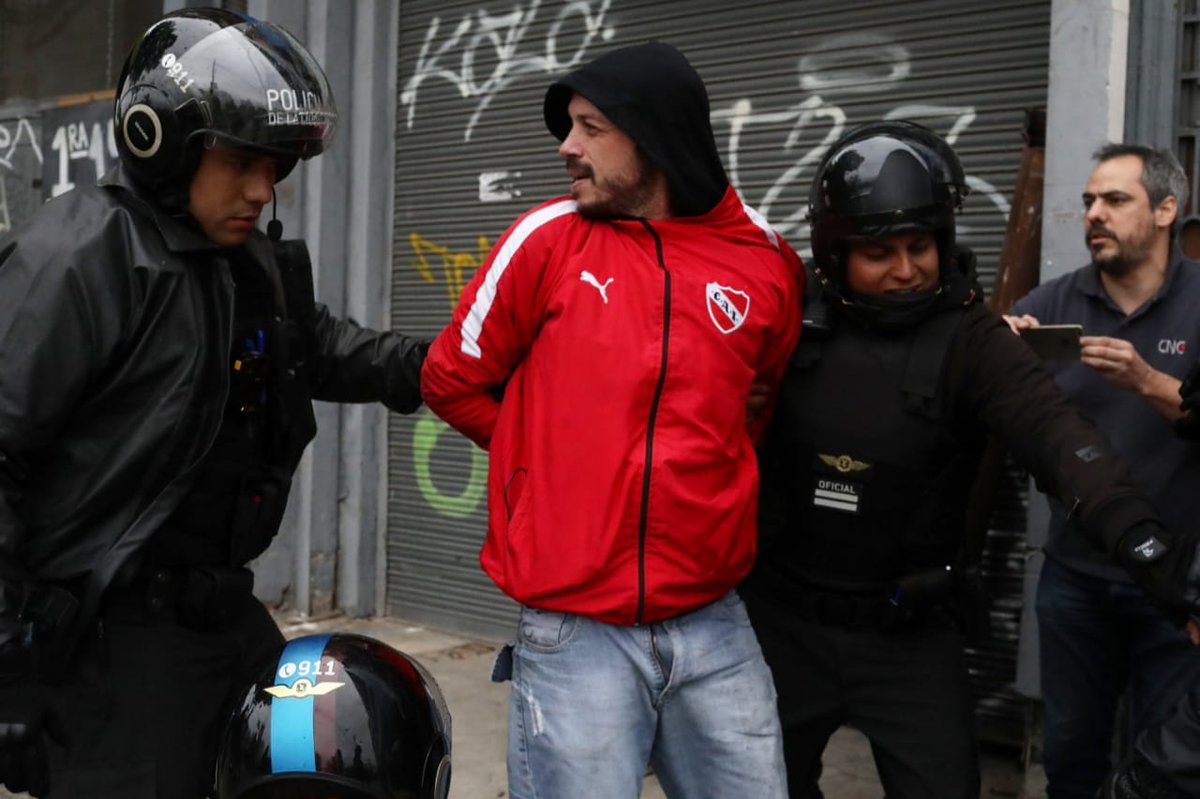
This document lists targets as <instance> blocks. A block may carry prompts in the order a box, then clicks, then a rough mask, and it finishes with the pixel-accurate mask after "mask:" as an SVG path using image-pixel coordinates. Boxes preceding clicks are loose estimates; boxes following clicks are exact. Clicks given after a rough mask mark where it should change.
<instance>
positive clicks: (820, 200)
mask: <svg viewBox="0 0 1200 799" xmlns="http://www.w3.org/2000/svg"><path fill="white" fill-rule="evenodd" d="M967 192H968V189H967V185H966V179H965V177H964V176H963V168H962V164H961V163H959V160H958V156H957V155H955V154H954V151H953V150H952V149H950V145H948V144H947V143H946V142H945V140H943V139H942V138H941V137H940V136H938V135H937V134H936V133H934V132H933V131H932V130H930V129H928V128H926V127H924V126H922V125H918V124H916V123H914V122H906V121H900V120H894V121H885V122H872V123H869V124H866V125H863V126H861V127H858V128H856V129H854V130H852V131H850V132H849V133H847V134H846V135H845V136H843V137H842V138H841V139H839V140H838V141H837V142H836V143H835V144H834V145H833V146H832V147H830V149H829V151H828V153H826V155H825V157H824V158H823V159H822V160H821V164H820V166H819V167H818V168H817V176H816V179H815V180H814V182H813V187H812V192H811V194H810V196H809V209H808V214H809V220H810V221H811V223H812V249H813V261H814V262H815V266H816V269H817V272H818V276H819V277H820V278H821V280H822V282H823V283H824V284H825V285H826V288H827V289H828V290H830V291H832V292H833V293H835V294H837V295H839V296H843V299H844V295H845V293H846V288H845V286H846V283H845V280H846V246H847V245H848V244H853V243H855V242H863V241H875V240H879V239H882V238H885V237H887V236H890V235H893V234H895V233H904V232H908V231H926V232H929V233H932V234H933V235H934V238H935V239H936V240H937V244H938V255H939V258H940V263H941V266H942V269H943V270H945V269H946V268H947V264H949V263H950V262H951V260H952V258H953V252H954V238H955V235H954V233H955V231H954V227H955V225H954V214H955V212H956V211H958V210H959V208H961V206H962V201H963V199H964V198H965V197H966V195H967Z"/></svg>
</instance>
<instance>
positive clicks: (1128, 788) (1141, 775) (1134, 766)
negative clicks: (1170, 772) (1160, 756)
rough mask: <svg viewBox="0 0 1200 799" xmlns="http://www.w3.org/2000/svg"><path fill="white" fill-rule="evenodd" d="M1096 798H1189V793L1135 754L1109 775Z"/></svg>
mask: <svg viewBox="0 0 1200 799" xmlns="http://www.w3.org/2000/svg"><path fill="white" fill-rule="evenodd" d="M1096 799H1188V795H1187V794H1186V793H1184V792H1183V791H1181V790H1179V789H1178V788H1176V787H1175V784H1174V783H1173V782H1171V781H1170V780H1169V779H1167V778H1166V776H1164V775H1163V774H1162V773H1161V772H1159V771H1158V770H1157V769H1156V768H1154V766H1152V765H1150V764H1149V763H1148V762H1146V760H1144V759H1143V758H1142V757H1141V756H1139V755H1136V754H1135V755H1134V756H1133V758H1132V759H1131V760H1129V761H1127V762H1125V763H1123V764H1121V766H1120V767H1118V768H1117V769H1116V770H1115V771H1113V773H1112V774H1109V775H1108V779H1106V780H1105V781H1104V786H1103V787H1101V789H1100V792H1099V793H1097V794H1096Z"/></svg>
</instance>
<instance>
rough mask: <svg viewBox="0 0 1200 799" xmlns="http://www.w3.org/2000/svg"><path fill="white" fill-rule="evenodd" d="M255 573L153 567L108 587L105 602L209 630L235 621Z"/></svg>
mask: <svg viewBox="0 0 1200 799" xmlns="http://www.w3.org/2000/svg"><path fill="white" fill-rule="evenodd" d="M253 590H254V573H253V572H252V571H250V570H249V569H246V568H234V567H229V566H175V567H154V568H147V569H144V570H143V571H141V572H139V573H138V574H137V575H136V576H135V577H134V579H133V580H132V582H130V583H129V584H128V585H125V586H121V587H113V588H110V589H109V591H108V592H107V593H106V595H105V600H106V602H110V603H112V602H116V603H122V602H124V603H128V602H132V603H134V604H144V606H145V608H146V610H148V611H149V612H150V613H151V614H153V615H155V616H161V617H165V618H174V619H175V620H176V621H178V622H179V623H180V624H182V625H183V626H185V627H189V628H192V629H195V630H211V629H214V628H216V627H220V626H222V625H223V624H225V623H226V622H228V621H229V620H230V619H232V618H234V617H235V616H236V615H237V614H238V613H239V612H240V611H241V610H242V609H243V608H244V607H245V604H246V602H247V601H248V600H249V599H250V598H251V597H252V596H253Z"/></svg>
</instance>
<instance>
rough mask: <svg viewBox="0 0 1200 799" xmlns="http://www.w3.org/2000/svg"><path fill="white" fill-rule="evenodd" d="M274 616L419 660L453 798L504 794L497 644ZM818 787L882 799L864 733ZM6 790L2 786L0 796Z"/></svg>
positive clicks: (1008, 778) (504, 715) (1028, 788)
mask: <svg viewBox="0 0 1200 799" xmlns="http://www.w3.org/2000/svg"><path fill="white" fill-rule="evenodd" d="M276 620H277V621H278V622H279V625H280V627H281V629H282V630H283V632H284V635H286V636H287V637H288V638H295V637H297V636H301V635H312V634H316V633H326V632H349V633H358V634H360V635H369V636H371V637H373V638H378V639H379V640H381V641H384V642H385V643H387V644H390V645H391V646H393V647H395V648H396V649H399V650H400V651H402V652H404V653H405V654H407V655H410V656H412V657H414V658H416V659H417V660H418V661H420V662H421V663H422V665H424V666H425V667H426V668H427V669H428V670H429V671H430V673H431V674H433V677H434V679H435V680H437V682H438V685H439V686H440V687H441V689H442V693H443V694H444V695H445V697H446V703H447V704H448V705H449V707H450V715H451V717H452V719H453V726H452V732H453V737H454V740H453V753H452V763H453V766H452V767H453V772H452V778H451V782H450V799H503V797H507V796H508V790H507V784H506V779H505V769H504V753H505V736H506V734H507V729H508V683H501V684H497V683H493V682H491V680H490V675H491V671H492V660H493V658H494V657H495V654H496V650H497V649H498V648H499V646H500V643H501V642H499V641H485V640H480V639H476V638H467V637H463V636H460V635H455V634H453V633H448V632H445V631H442V630H437V629H434V628H430V627H425V626H422V625H419V624H414V623H411V622H407V621H404V620H402V619H397V618H373V619H351V618H347V617H343V616H336V617H332V618H327V619H321V620H319V621H303V620H298V619H295V618H291V617H288V616H281V617H279V618H277V619H276ZM1036 783H1037V780H1036V779H1034V780H1032V781H1031V780H1026V779H1025V778H1024V777H1023V775H1022V773H1021V767H1020V764H1019V763H1018V762H1017V758H1016V755H1015V754H1012V753H1002V754H1000V755H985V756H984V759H983V791H982V793H981V794H980V795H981V797H983V799H1041V797H1042V796H1044V792H1043V791H1042V790H1040V786H1038V785H1037V784H1036ZM821 790H822V791H823V792H824V794H825V797H826V799H884V797H883V789H882V788H881V787H880V785H879V780H878V778H877V777H876V775H875V764H874V762H873V761H872V759H871V752H870V748H869V746H868V745H867V742H866V739H864V738H863V737H862V735H860V734H859V733H857V732H855V731H853V730H848V729H842V730H840V731H838V733H836V734H835V735H834V736H833V739H832V740H831V741H830V743H829V746H828V748H827V749H826V750H825V772H824V775H823V776H822V778H821ZM11 796H12V794H9V793H8V792H7V791H5V790H4V789H3V788H2V787H0V799H6V798H7V797H11ZM19 796H22V797H23V796H25V794H20V795H19ZM642 797H643V799H666V794H664V793H663V791H662V789H661V788H660V787H659V786H658V782H657V781H656V780H655V779H654V777H653V776H651V777H647V779H646V784H645V788H644V790H643V793H642ZM596 799H603V797H596ZM730 799H752V798H751V797H730Z"/></svg>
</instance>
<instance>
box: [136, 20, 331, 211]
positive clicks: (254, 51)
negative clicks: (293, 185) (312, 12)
mask: <svg viewBox="0 0 1200 799" xmlns="http://www.w3.org/2000/svg"><path fill="white" fill-rule="evenodd" d="M113 124H114V129H115V133H116V137H115V138H116V141H117V150H118V152H119V154H120V157H121V161H122V162H123V163H124V164H125V165H126V167H127V168H128V169H129V170H130V171H131V172H132V173H133V176H134V177H135V178H136V179H137V181H138V182H139V183H141V184H142V185H144V186H146V187H148V188H149V189H150V190H151V191H152V192H155V193H156V194H157V195H158V198H159V199H160V200H163V201H164V202H167V204H168V205H170V204H171V202H170V201H171V200H172V199H175V200H176V201H177V198H178V197H179V196H180V195H181V193H182V192H184V191H185V190H186V188H187V184H188V183H190V181H191V178H192V175H193V174H194V172H195V170H196V166H197V164H198V163H199V157H200V148H201V146H203V145H205V144H211V143H212V142H214V141H224V142H225V143H227V144H232V145H235V146H242V147H249V148H253V149H256V150H261V151H264V152H266V153H270V154H273V155H275V156H276V157H277V158H278V160H279V169H278V170H277V173H276V179H278V180H282V179H283V178H284V177H285V176H286V175H287V173H288V172H289V171H291V168H292V167H293V166H294V165H295V163H296V161H297V160H298V159H301V158H311V157H313V156H314V155H317V154H318V153H320V152H321V151H322V150H324V149H325V148H326V147H327V146H328V145H329V142H330V139H331V138H332V136H333V133H334V130H335V128H336V126H337V109H336V107H335V106H334V102H333V92H332V91H331V90H330V88H329V81H328V80H326V78H325V73H324V72H323V71H322V70H321V67H320V66H319V65H318V64H317V62H316V60H315V59H314V58H313V57H312V55H311V54H310V53H309V52H308V51H307V50H306V49H305V48H304V46H303V45H301V44H300V43H299V42H297V41H296V40H295V39H294V38H293V37H292V35H291V34H290V33H288V32H287V31H285V30H284V29H282V28H280V27H278V26H276V25H272V24H271V23H269V22H263V21H260V20H257V19H254V18H253V17H249V16H246V15H245V14H239V13H237V12H234V11H226V10H223V9H216V8H189V9H184V10H182V11H177V12H174V13H172V14H168V15H167V16H165V17H163V18H162V19H160V20H159V21H158V22H156V23H154V24H153V25H152V26H150V28H149V29H148V30H147V31H146V32H145V33H144V34H142V36H141V38H140V39H139V40H138V41H137V42H136V43H135V44H134V46H133V49H132V50H131V51H130V53H129V56H128V58H126V60H125V66H124V68H123V69H122V70H121V79H120V81H119V82H118V84H117V97H116V103H115V106H114V119H113Z"/></svg>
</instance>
